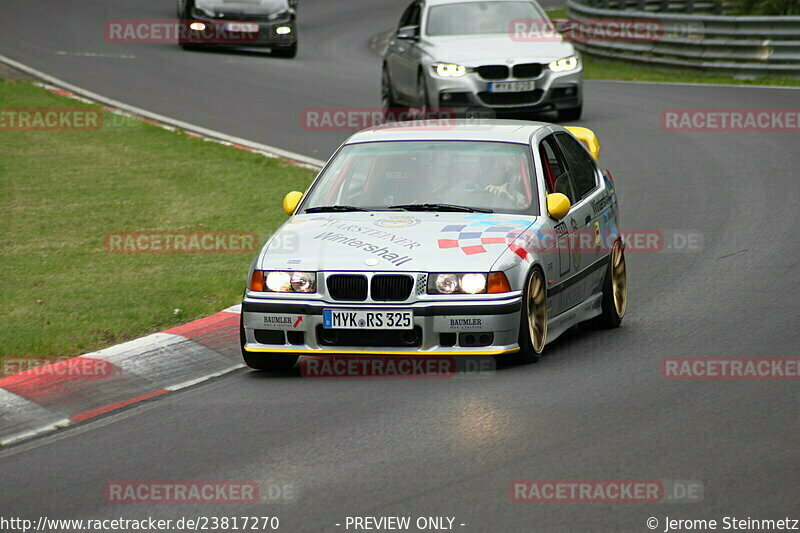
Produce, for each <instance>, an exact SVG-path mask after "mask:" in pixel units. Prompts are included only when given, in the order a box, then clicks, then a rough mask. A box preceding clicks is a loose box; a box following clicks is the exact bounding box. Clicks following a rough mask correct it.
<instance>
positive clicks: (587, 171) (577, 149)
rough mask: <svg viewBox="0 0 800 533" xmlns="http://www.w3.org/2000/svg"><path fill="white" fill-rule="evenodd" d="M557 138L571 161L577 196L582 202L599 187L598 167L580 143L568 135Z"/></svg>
mask: <svg viewBox="0 0 800 533" xmlns="http://www.w3.org/2000/svg"><path fill="white" fill-rule="evenodd" d="M556 136H557V137H558V143H559V144H560V145H561V146H562V147H563V148H564V153H565V154H566V155H567V158H568V159H569V166H570V170H571V171H572V172H571V174H572V179H573V182H574V183H575V195H576V196H577V199H578V200H580V199H581V198H584V197H585V196H586V195H587V194H589V193H590V192H592V190H593V189H594V188H595V187H596V186H597V167H596V166H595V164H594V159H592V156H590V155H589V153H588V152H587V151H586V150H584V148H583V146H581V144H580V141H576V140H575V139H574V138H573V137H572V136H570V135H567V134H566V133H558V134H556Z"/></svg>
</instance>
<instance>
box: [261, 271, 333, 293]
mask: <svg viewBox="0 0 800 533" xmlns="http://www.w3.org/2000/svg"><path fill="white" fill-rule="evenodd" d="M250 290H251V291H256V292H303V293H309V292H317V273H316V272H294V271H290V272H286V271H282V270H266V271H265V270H254V271H253V277H252V278H251V279H250Z"/></svg>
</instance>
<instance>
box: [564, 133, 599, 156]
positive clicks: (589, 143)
mask: <svg viewBox="0 0 800 533" xmlns="http://www.w3.org/2000/svg"><path fill="white" fill-rule="evenodd" d="M564 129H566V130H567V131H569V132H570V133H571V134H573V135H574V136H575V138H576V139H578V140H579V141H581V142H583V143H584V144H585V145H586V147H587V148H588V149H589V153H590V154H592V157H594V158H595V160H597V161H599V160H600V141H599V140H597V135H595V134H594V132H593V131H592V130H590V129H589V128H581V127H578V126H565V128H564Z"/></svg>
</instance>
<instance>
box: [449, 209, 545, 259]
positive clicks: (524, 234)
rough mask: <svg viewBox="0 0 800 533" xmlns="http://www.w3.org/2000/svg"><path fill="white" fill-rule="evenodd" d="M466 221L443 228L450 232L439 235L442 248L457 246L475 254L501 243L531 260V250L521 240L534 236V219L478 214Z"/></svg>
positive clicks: (469, 253)
mask: <svg viewBox="0 0 800 533" xmlns="http://www.w3.org/2000/svg"><path fill="white" fill-rule="evenodd" d="M465 221H466V222H467V223H466V224H448V225H446V226H444V227H443V228H442V229H441V230H440V233H445V234H447V235H442V236H441V237H442V238H439V239H438V241H437V243H438V246H439V249H443V250H446V249H450V248H457V249H460V250H461V251H462V252H463V253H464V254H466V255H475V254H484V253H486V252H487V251H488V250H487V248H486V247H487V246H492V245H502V246H505V247H507V248H508V249H510V250H511V251H512V252H514V253H516V254H517V255H518V256H520V257H521V258H522V259H524V260H525V261H530V260H531V257H530V254H529V253H528V252H527V251H526V250H525V248H524V246H521V245H520V244H518V242H520V241H521V242H523V243H525V242H528V241H529V240H531V239H532V238H533V235H534V232H533V230H534V229H535V227H531V226H532V224H533V220H529V219H524V218H521V219H511V220H509V219H508V218H506V217H500V216H497V215H488V214H476V215H471V216H469V217H465ZM444 237H447V238H444Z"/></svg>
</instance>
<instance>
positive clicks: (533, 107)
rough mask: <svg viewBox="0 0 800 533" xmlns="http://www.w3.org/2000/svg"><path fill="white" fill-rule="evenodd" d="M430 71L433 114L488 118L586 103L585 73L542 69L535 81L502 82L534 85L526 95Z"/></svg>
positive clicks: (478, 80)
mask: <svg viewBox="0 0 800 533" xmlns="http://www.w3.org/2000/svg"><path fill="white" fill-rule="evenodd" d="M427 72H428V75H427V76H428V83H427V90H428V102H429V104H430V109H431V110H432V111H440V112H444V113H448V112H452V113H454V114H456V115H458V116H462V115H465V114H468V113H481V112H483V113H481V116H483V115H488V116H486V117H485V118H494V117H496V116H503V115H513V114H515V113H527V112H539V111H558V110H562V109H572V108H576V107H579V106H580V105H581V104H582V102H583V70H582V66H579V67H578V68H577V69H576V70H574V71H571V72H564V73H556V72H552V71H551V70H549V69H548V68H546V67H545V68H543V70H542V72H541V74H540V75H539V76H538V77H536V78H532V79H522V78H520V79H517V78H508V79H504V80H501V81H502V82H525V81H527V82H530V81H533V82H535V86H536V88H535V90H533V91H528V92H525V93H490V92H489V90H490V89H489V88H490V84H491V83H494V82H492V81H490V80H485V79H483V78H481V77H480V76H479V75H478V73H477V72H470V73H468V74H467V75H465V76H463V77H461V78H452V77H448V78H443V77H440V76H438V75H436V74H433V73H431V69H430V67H429V68H428V69H427Z"/></svg>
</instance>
